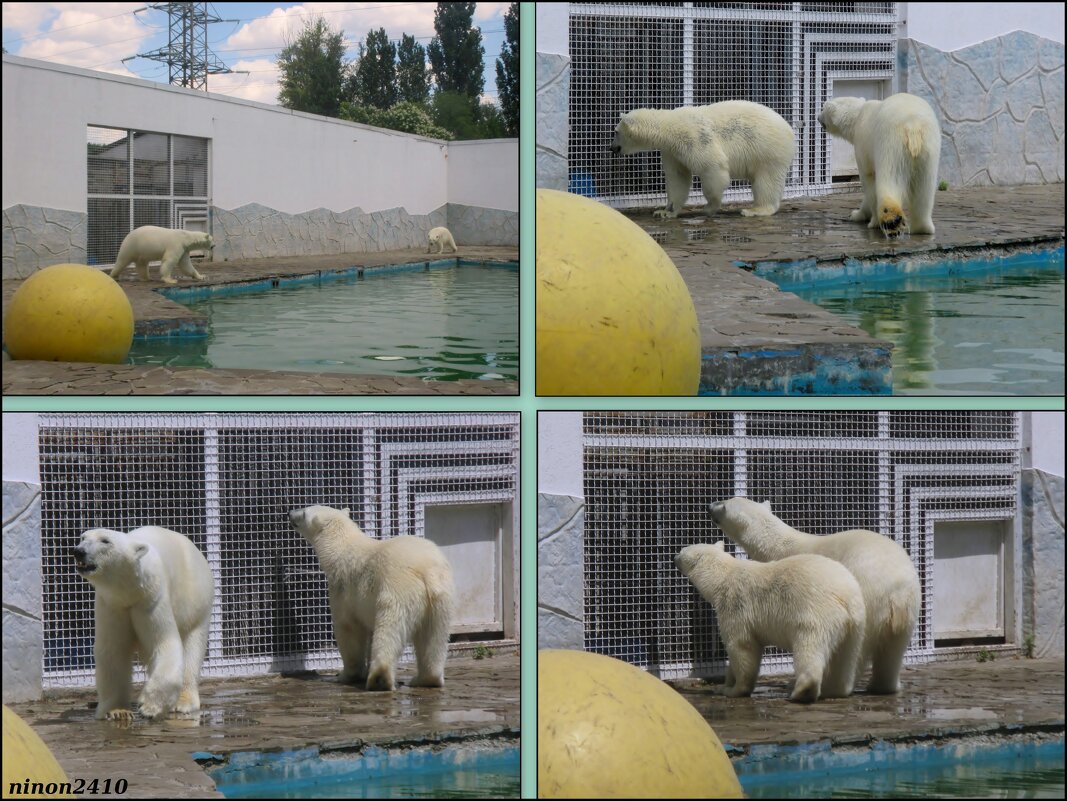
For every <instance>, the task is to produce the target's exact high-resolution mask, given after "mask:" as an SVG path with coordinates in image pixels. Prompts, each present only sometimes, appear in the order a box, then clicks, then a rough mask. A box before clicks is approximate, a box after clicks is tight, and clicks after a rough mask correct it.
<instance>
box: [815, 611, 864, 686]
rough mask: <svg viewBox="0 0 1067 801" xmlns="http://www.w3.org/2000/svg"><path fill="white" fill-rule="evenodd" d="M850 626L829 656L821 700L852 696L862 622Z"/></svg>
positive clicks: (861, 641) (860, 654) (861, 639)
mask: <svg viewBox="0 0 1067 801" xmlns="http://www.w3.org/2000/svg"><path fill="white" fill-rule="evenodd" d="M857 622H858V624H859V625H852V626H851V627H850V628H849V630H848V633H847V634H846V635H845V637H843V638H842V640H841V642H840V643H839V644H838V646H837V649H836V650H835V651H834V652H833V654H831V655H830V664H829V665H828V666H827V668H826V675H825V676H824V678H823V683H822V691H821V695H822V697H823V698H847V697H848V696H849V695H851V694H852V689H853V687H855V684H856V676H857V673H858V672H859V667H860V659H861V656H862V652H863V625H862V623H863V621H862V620H860V621H857Z"/></svg>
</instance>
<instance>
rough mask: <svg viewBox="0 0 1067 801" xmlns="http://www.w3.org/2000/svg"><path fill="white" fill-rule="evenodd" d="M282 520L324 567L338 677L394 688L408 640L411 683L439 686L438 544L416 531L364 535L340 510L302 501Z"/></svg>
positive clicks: (443, 605)
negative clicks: (411, 658) (412, 655)
mask: <svg viewBox="0 0 1067 801" xmlns="http://www.w3.org/2000/svg"><path fill="white" fill-rule="evenodd" d="M289 519H290V521H291V522H292V524H293V526H294V527H295V528H296V530H297V531H299V532H300V533H301V534H302V535H303V536H304V537H305V538H306V539H307V541H308V542H310V543H311V546H312V547H313V548H314V549H315V553H316V554H317V555H318V557H319V564H320V565H321V566H322V571H323V573H325V574H326V580H327V583H328V585H329V591H330V615H331V617H332V618H333V630H334V637H335V638H336V639H337V647H338V649H339V650H340V651H341V661H342V662H343V663H344V669H343V670H342V671H341V675H340V677H339V679H340V681H341V682H344V683H358V682H362V681H366V687H367V689H368V690H393V689H395V688H396V679H395V675H394V673H395V670H396V662H397V660H398V659H399V658H400V654H401V652H402V651H403V650H404V646H405V645H406V644H407V643H408V642H411V641H414V644H415V661H416V663H417V666H418V673H417V675H416V677H415V680H414V681H413V682H412V686H414V687H443V686H444V683H445V657H446V656H447V654H448V636H449V630H450V628H451V625H452V615H453V610H454V608H455V595H456V590H455V585H454V583H453V579H452V567H451V565H449V563H448V560H447V559H446V558H445V555H444V554H443V553H442V552H441V549H440V548H438V547H437V546H436V545H434V544H433V543H432V542H430V541H429V540H427V539H424V538H422V537H392V538H390V539H386V540H375V539H372V538H371V537H368V536H367V535H366V534H364V533H363V532H362V531H361V530H360V528H359V526H357V525H356V524H355V523H354V522H353V521H352V519H351V518H350V517H349V515H348V510H347V509H333V508H331V507H329V506H309V507H307V508H306V509H294V510H293V511H291V512H290V513H289Z"/></svg>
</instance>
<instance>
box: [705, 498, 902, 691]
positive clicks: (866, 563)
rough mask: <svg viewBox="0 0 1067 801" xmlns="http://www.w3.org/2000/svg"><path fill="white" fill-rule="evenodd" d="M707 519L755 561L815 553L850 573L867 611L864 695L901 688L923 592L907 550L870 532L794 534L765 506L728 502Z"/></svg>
mask: <svg viewBox="0 0 1067 801" xmlns="http://www.w3.org/2000/svg"><path fill="white" fill-rule="evenodd" d="M711 517H712V519H713V520H714V521H715V523H716V525H718V526H719V528H721V529H722V530H723V532H724V533H725V534H726V536H727V537H729V538H730V539H731V540H733V541H734V542H736V543H737V544H738V545H740V546H741V547H742V548H744V549H745V551H746V552H747V553H748V555H749V556H750V557H751V558H753V559H757V560H759V561H760V562H770V561H771V560H774V559H784V558H786V557H789V556H794V555H796V554H819V555H821V556H825V557H828V558H830V559H833V560H834V561H836V562H840V563H841V564H843V565H844V566H845V567H847V568H848V569H849V571H851V573H852V575H854V576H855V577H856V580H857V581H858V582H859V585H860V589H861V590H863V601H864V604H865V606H866V608H867V625H866V632H865V634H864V643H863V657H862V661H861V662H860V668H859V670H861V671H862V670H863V668H864V667H865V666H866V665H867V663H870V664H871V678H870V681H868V683H867V692H871V693H886V694H888V693H895V692H898V691H899V690H900V668H901V665H902V664H903V662H904V652H905V651H906V650H907V649H908V645H909V644H910V643H911V635H912V632H913V631H914V630H915V626H916V624H917V622H918V620H919V611H920V609H921V603H922V590H921V586H920V584H919V574H918V573H917V572H916V571H915V566H914V565H913V564H912V562H911V557H909V556H908V552H907V551H905V550H904V549H903V548H901V547H900V546H899V545H897V543H895V542H893V540H891V539H890V538H889V537H883V536H882V535H881V534H878V533H876V532H874V531H867V530H865V529H851V530H849V531H840V532H838V533H836V534H828V535H826V536H815V535H812V534H805V533H804V532H801V531H797V530H796V529H795V528H793V527H792V526H789V525H787V524H786V523H785V522H783V521H782V520H780V519H779V518H777V517H775V515H774V513H773V512H772V511H771V505H770V503H769V502H764V503H756V502H755V501H751V500H749V499H748V498H731V499H730V500H727V501H720V502H719V503H714V504H712V506H711Z"/></svg>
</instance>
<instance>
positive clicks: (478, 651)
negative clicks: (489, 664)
mask: <svg viewBox="0 0 1067 801" xmlns="http://www.w3.org/2000/svg"><path fill="white" fill-rule="evenodd" d="M474 658H475V659H492V658H493V649H492V648H489V647H488V646H485V645H476V646H475V647H474Z"/></svg>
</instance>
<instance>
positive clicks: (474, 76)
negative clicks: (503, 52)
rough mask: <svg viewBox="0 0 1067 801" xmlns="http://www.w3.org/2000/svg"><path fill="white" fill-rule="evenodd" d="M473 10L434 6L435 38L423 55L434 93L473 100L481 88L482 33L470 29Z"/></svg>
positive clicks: (453, 5) (460, 6)
mask: <svg viewBox="0 0 1067 801" xmlns="http://www.w3.org/2000/svg"><path fill="white" fill-rule="evenodd" d="M474 7H475V4H474V3H438V4H437V10H436V11H434V15H433V27H434V30H435V31H436V32H437V35H436V36H434V37H433V39H432V40H431V41H430V46H429V47H428V48H427V52H428V54H429V56H430V69H431V70H432V72H433V75H434V79H435V80H436V82H437V91H438V92H449V93H456V94H460V95H466V96H467V97H470V98H477V97H478V96H479V95H480V94H481V93H482V89H483V88H484V87H485V76H484V75H483V70H484V64H483V62H482V57H483V56H484V55H485V48H484V47H482V32H481V31H480V30H479V29H478V28H474V27H472V26H471V21H472V20H473V19H474ZM438 124H440V123H438Z"/></svg>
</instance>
